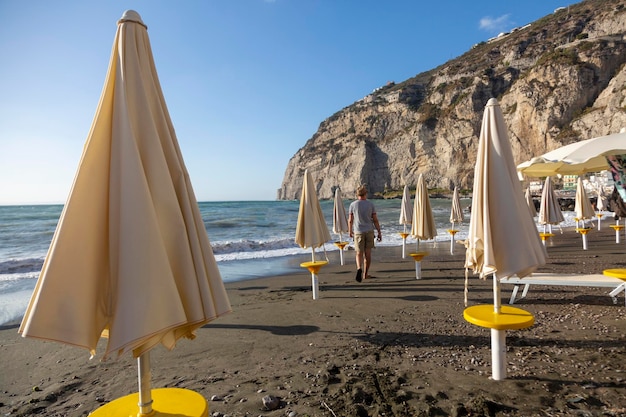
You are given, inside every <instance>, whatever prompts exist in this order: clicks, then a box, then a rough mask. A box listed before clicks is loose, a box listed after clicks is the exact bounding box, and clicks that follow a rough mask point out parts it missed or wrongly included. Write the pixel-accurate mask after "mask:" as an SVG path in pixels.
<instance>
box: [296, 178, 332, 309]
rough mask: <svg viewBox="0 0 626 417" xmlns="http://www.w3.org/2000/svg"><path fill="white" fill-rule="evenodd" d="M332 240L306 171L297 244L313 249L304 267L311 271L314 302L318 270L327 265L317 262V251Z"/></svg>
mask: <svg viewBox="0 0 626 417" xmlns="http://www.w3.org/2000/svg"><path fill="white" fill-rule="evenodd" d="M330 239H331V238H330V233H329V232H328V226H327V225H326V220H325V219H324V213H323V212H322V208H321V207H320V202H319V199H318V198H317V193H316V192H315V185H314V184H313V179H312V178H311V173H310V172H309V170H306V171H304V180H303V183H302V194H301V196H300V210H299V211H298V223H297V225H296V243H297V244H298V245H299V246H300V247H301V248H303V249H307V248H311V262H310V263H309V262H307V263H304V264H303V267H306V268H308V269H309V271H311V280H312V282H311V284H312V287H313V299H314V300H316V299H317V296H318V281H317V270H318V269H319V268H317V267H318V266H320V265H323V264H326V263H327V261H321V262H318V261H316V260H315V249H316V248H319V247H321V246H323V245H324V243H326V242H328V241H329V240H330ZM305 265H306V266H305Z"/></svg>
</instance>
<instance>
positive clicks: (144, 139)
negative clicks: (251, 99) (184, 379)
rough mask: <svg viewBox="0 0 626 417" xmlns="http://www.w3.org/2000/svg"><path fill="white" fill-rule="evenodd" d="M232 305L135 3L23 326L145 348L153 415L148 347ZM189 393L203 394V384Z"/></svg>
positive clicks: (111, 348)
mask: <svg viewBox="0 0 626 417" xmlns="http://www.w3.org/2000/svg"><path fill="white" fill-rule="evenodd" d="M229 311H230V304H229V301H228V297H227V295H226V291H225V289H224V285H223V283H222V278H221V275H220V272H219V270H218V268H217V263H216V262H215V259H214V256H213V252H212V249H211V245H210V243H209V239H208V236H207V233H206V230H205V228H204V223H203V220H202V217H201V216H200V211H199V208H198V204H197V201H196V198H195V196H194V192H193V189H192V186H191V182H190V180H189V174H188V172H187V169H186V168H185V164H184V162H183V159H182V155H181V151H180V148H179V145H178V141H177V138H176V135H175V132H174V128H173V125H172V122H171V120H170V117H169V114H168V110H167V107H166V105H165V100H164V97H163V94H162V92H161V88H160V84H159V81H158V77H157V73H156V69H155V66H154V61H153V57H152V52H151V49H150V42H149V39H148V33H147V29H146V26H145V25H144V24H143V22H142V21H141V17H140V16H139V14H138V13H136V12H134V11H132V10H130V11H127V12H125V13H124V15H123V16H122V19H121V20H120V21H119V22H118V29H117V33H116V37H115V43H114V46H113V51H112V54H111V60H110V64H109V71H108V73H107V77H106V81H105V85H104V89H103V92H102V96H101V98H100V103H99V105H98V108H97V111H96V115H95V118H94V121H93V124H92V126H91V131H90V132H89V136H88V138H87V142H86V144H85V146H84V149H83V154H82V158H81V161H80V165H79V167H78V171H77V173H76V177H75V180H74V184H73V186H72V189H71V192H70V195H69V197H68V200H67V202H66V204H65V207H64V209H63V213H62V214H61V218H60V220H59V223H58V226H57V230H56V232H55V234H54V237H53V239H52V243H51V245H50V249H49V251H48V255H47V257H46V260H45V262H44V265H43V268H42V271H41V275H40V277H39V280H38V281H37V285H36V287H35V290H34V293H33V296H32V298H31V301H30V303H29V306H28V308H27V311H26V313H25V315H24V319H23V321H22V325H21V327H20V330H19V331H20V332H21V333H22V335H23V336H25V337H34V338H39V339H47V340H54V341H58V342H62V343H66V344H69V345H74V346H80V347H84V348H86V349H88V350H89V351H90V352H92V354H95V351H96V345H97V343H98V340H99V339H100V337H107V338H108V342H107V345H106V350H105V352H104V356H105V357H106V356H108V355H110V354H117V355H121V354H123V353H125V352H127V351H132V353H133V355H134V356H135V357H138V358H139V360H138V362H139V373H140V375H139V386H140V390H139V403H140V405H139V411H140V414H139V415H148V414H150V413H151V412H152V411H153V410H152V408H153V407H152V405H151V403H152V400H151V395H152V391H151V388H150V380H149V375H150V372H149V355H148V354H149V351H150V350H151V349H152V348H153V347H155V346H156V345H159V344H161V345H163V346H164V347H165V348H167V349H172V348H174V347H175V345H176V341H177V340H178V339H180V338H181V337H186V338H193V337H195V336H194V331H195V330H196V329H198V328H199V327H201V326H203V325H204V324H206V323H208V322H210V321H211V320H213V319H215V318H217V317H219V316H221V315H223V314H225V313H227V312H229ZM174 389H175V388H166V389H163V390H165V391H171V390H174ZM156 391H157V392H158V393H159V395H158V397H159V398H155V401H154V410H156V411H159V412H165V409H167V410H168V412H175V413H176V415H178V414H177V413H178V412H179V410H178V409H177V408H176V407H177V406H178V405H177V404H176V403H175V402H174V404H173V407H174V409H172V407H170V404H169V401H168V400H169V397H168V395H165V398H163V400H161V399H160V398H161V397H163V395H161V394H162V393H163V392H162V391H161V390H156ZM192 394H195V395H196V396H198V397H200V399H201V401H200V406H202V404H201V403H202V401H204V405H206V400H204V399H203V397H202V396H200V395H199V394H196V393H192ZM177 395H178V394H176V395H174V396H177ZM185 395H187V394H185ZM130 397H132V398H134V395H130V396H127V397H124V398H121V399H119V400H116V401H113V402H112V403H109V404H107V405H105V406H103V407H101V408H100V409H98V410H96V412H94V413H93V415H96V413H99V411H100V410H102V411H103V415H108V414H110V413H109V412H108V411H106V409H105V408H106V407H108V406H109V405H111V406H112V407H113V406H115V404H116V403H117V402H118V401H121V402H122V404H125V403H126V401H127V400H128V401H130V402H129V407H128V408H129V409H128V410H127V411H128V412H131V414H136V410H137V408H138V406H137V401H136V400H134V399H131V398H130ZM188 397H190V398H189V401H193V402H194V403H196V400H195V398H196V397H195V396H194V395H189V396H188ZM182 400H183V401H185V402H186V401H187V399H184V398H183V399H182ZM183 410H184V407H183ZM132 411H134V412H132ZM124 415H129V414H124ZM150 415H151V414H150ZM159 415H160V414H159ZM167 415H173V414H167ZM181 415H182V414H181ZM185 415H187V414H185Z"/></svg>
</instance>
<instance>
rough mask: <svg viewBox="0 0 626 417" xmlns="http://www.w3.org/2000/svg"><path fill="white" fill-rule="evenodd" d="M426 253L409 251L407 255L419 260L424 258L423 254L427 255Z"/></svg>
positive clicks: (416, 260)
mask: <svg viewBox="0 0 626 417" xmlns="http://www.w3.org/2000/svg"><path fill="white" fill-rule="evenodd" d="M427 255H428V252H415V253H409V256H410V257H411V258H413V260H414V261H415V262H420V261H421V260H422V259H423V258H424V256H427Z"/></svg>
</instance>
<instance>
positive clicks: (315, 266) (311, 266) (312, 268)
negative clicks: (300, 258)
mask: <svg viewBox="0 0 626 417" xmlns="http://www.w3.org/2000/svg"><path fill="white" fill-rule="evenodd" d="M326 264H328V261H315V262H302V263H301V264H300V266H301V267H302V268H306V269H308V270H309V272H310V273H312V274H315V275H317V273H318V272H319V271H320V268H321V267H323V266H324V265H326Z"/></svg>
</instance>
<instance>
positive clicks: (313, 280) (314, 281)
mask: <svg viewBox="0 0 626 417" xmlns="http://www.w3.org/2000/svg"><path fill="white" fill-rule="evenodd" d="M311 259H312V261H313V262H315V249H313V248H311ZM311 289H312V290H313V299H314V300H317V295H318V292H319V283H318V280H317V275H316V274H315V272H313V271H311Z"/></svg>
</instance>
